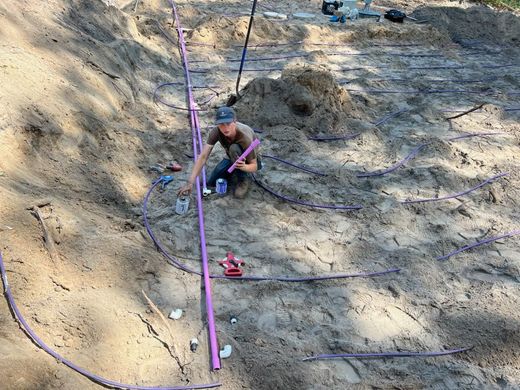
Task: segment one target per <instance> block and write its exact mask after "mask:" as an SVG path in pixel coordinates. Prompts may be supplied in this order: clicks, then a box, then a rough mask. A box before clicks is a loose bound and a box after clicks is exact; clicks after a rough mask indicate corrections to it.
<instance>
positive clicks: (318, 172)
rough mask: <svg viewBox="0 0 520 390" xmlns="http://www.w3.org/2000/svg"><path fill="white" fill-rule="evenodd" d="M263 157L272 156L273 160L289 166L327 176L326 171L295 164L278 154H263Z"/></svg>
mask: <svg viewBox="0 0 520 390" xmlns="http://www.w3.org/2000/svg"><path fill="white" fill-rule="evenodd" d="M262 158H270V159H272V160H275V161H279V162H281V163H283V164H286V165H289V166H291V167H294V168H296V169H299V170H302V171H304V172H308V173H312V174H313V175H318V176H327V174H326V173H323V172H320V171H316V170H314V169H311V168H307V167H304V166H302V165H297V164H293V163H292V162H289V161H286V160H283V159H281V158H279V157H276V156H270V155H267V154H262Z"/></svg>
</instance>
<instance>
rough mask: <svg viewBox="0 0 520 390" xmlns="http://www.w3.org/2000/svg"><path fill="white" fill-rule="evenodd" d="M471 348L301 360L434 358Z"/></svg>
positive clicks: (316, 357) (321, 356)
mask: <svg viewBox="0 0 520 390" xmlns="http://www.w3.org/2000/svg"><path fill="white" fill-rule="evenodd" d="M472 348H473V347H469V348H459V349H451V350H448V351H439V352H382V353H340V354H336V355H333V354H330V355H316V356H310V357H307V358H305V359H302V360H303V361H304V362H306V361H310V360H323V359H337V358H393V357H435V356H444V355H452V354H454V353H460V352H465V351H468V350H470V349H472Z"/></svg>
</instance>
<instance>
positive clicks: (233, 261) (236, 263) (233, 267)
mask: <svg viewBox="0 0 520 390" xmlns="http://www.w3.org/2000/svg"><path fill="white" fill-rule="evenodd" d="M218 263H219V264H220V265H221V266H222V267H224V268H225V269H224V275H225V276H229V277H238V276H242V269H241V268H240V267H241V266H242V265H244V264H245V263H244V261H243V260H240V259H237V258H235V255H234V254H233V252H227V253H226V258H225V259H224V260H221V261H219V262H218Z"/></svg>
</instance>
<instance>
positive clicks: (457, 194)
mask: <svg viewBox="0 0 520 390" xmlns="http://www.w3.org/2000/svg"><path fill="white" fill-rule="evenodd" d="M507 175H509V173H507V172H504V173H501V174H499V175H496V176H493V177H490V178H489V179H487V180H484V181H483V182H481V183H479V184H478V185H476V186H475V187H472V188H470V189H469V190H466V191H462V192H457V193H456V194H453V195H447V196H443V197H440V198H427V199H413V200H401V201H400V202H399V203H403V204H410V203H423V202H436V201H438V200H447V199H454V198H458V197H459V196H462V195H466V194H468V193H470V192H472V191H475V190H477V189H479V188H480V187H483V186H485V185H486V184H488V183H491V182H492V181H494V180H496V179H499V178H501V177H503V176H507Z"/></svg>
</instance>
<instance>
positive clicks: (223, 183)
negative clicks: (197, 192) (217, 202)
mask: <svg viewBox="0 0 520 390" xmlns="http://www.w3.org/2000/svg"><path fill="white" fill-rule="evenodd" d="M216 190H217V194H219V195H220V196H223V195H225V194H226V192H227V180H226V179H218V180H217V188H216Z"/></svg>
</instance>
